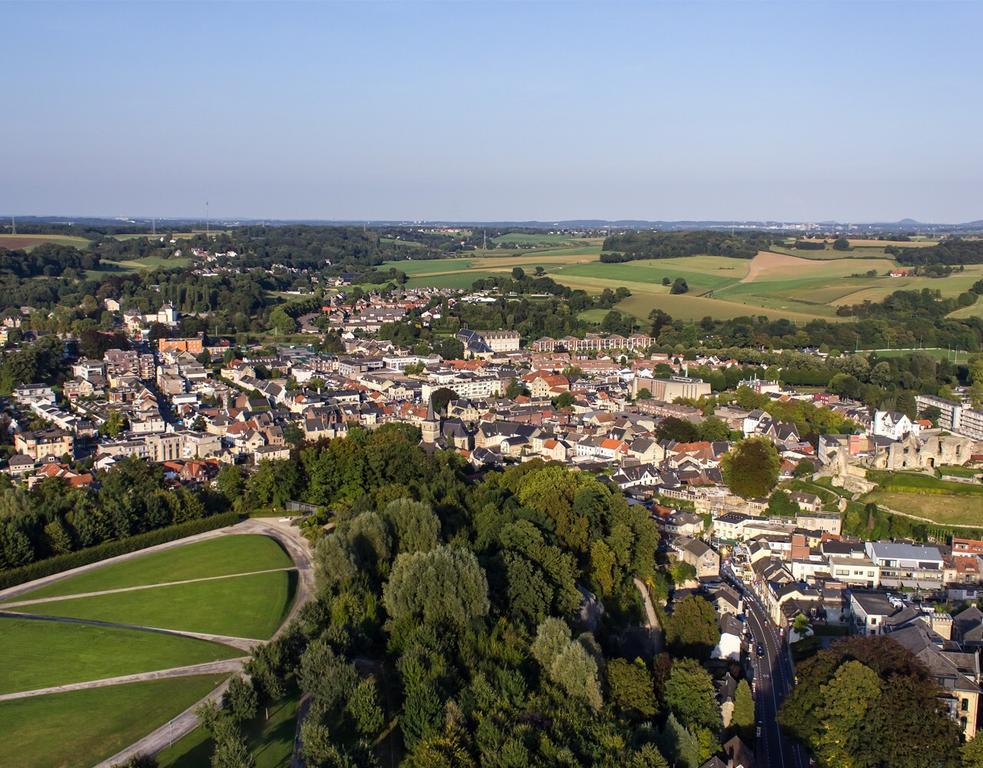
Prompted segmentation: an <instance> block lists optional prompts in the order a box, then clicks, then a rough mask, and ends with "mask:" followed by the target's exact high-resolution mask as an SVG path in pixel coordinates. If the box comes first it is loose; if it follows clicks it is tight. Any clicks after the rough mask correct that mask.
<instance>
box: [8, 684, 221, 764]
mask: <svg viewBox="0 0 983 768" xmlns="http://www.w3.org/2000/svg"><path fill="white" fill-rule="evenodd" d="M223 679H224V676H220V675H207V676H199V677H182V678H174V679H168V680H154V681H152V682H145V683H130V684H128V685H118V686H113V687H110V688H92V689H89V690H83V691H72V692H70V693H59V694H53V695H50V696H37V697H33V698H29V699H20V700H17V701H6V702H0V744H2V747H0V751H2V759H0V762H2V764H3V766H4V768H90V767H91V766H92V765H94V764H95V763H98V762H100V761H102V760H104V759H106V758H108V757H111V756H112V755H114V754H116V753H117V752H119V751H120V750H121V749H123V748H124V747H126V746H128V745H130V744H132V743H133V742H135V741H136V740H137V739H139V738H141V737H142V736H144V735H145V734H147V733H149V732H151V731H152V730H154V729H155V728H157V727H158V726H160V725H162V724H164V723H166V722H167V721H168V720H170V719H171V718H172V717H175V716H176V715H178V714H179V713H181V712H183V711H184V710H185V709H187V708H188V707H190V706H192V705H193V704H194V703H195V702H197V701H199V700H200V699H201V698H203V697H204V696H205V695H206V694H207V693H208V692H209V691H211V690H212V689H214V688H215V686H217V685H218V684H219V683H221V682H222V680H223Z"/></svg>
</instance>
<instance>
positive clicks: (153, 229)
mask: <svg viewBox="0 0 983 768" xmlns="http://www.w3.org/2000/svg"><path fill="white" fill-rule="evenodd" d="M150 234H151V235H156V234H157V217H156V216H153V217H151V219H150Z"/></svg>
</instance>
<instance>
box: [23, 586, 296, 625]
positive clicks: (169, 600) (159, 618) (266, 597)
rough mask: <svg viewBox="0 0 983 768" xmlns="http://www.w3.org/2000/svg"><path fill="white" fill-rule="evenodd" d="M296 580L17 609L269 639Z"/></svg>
mask: <svg viewBox="0 0 983 768" xmlns="http://www.w3.org/2000/svg"><path fill="white" fill-rule="evenodd" d="M295 583H296V574H295V573H294V572H293V571H283V572H279V573H261V574H256V575H253V576H236V577H233V578H229V579H219V580H217V581H200V582H195V583H192V584H179V585H175V586H170V587H154V588H152V589H143V590H137V591H134V592H119V593H116V594H112V595H101V596H97V597H78V598H74V599H71V598H70V599H66V600H56V601H53V602H50V603H39V604H37V605H34V606H30V605H28V606H23V607H20V608H18V609H17V610H18V611H20V612H23V613H33V614H40V615H46V616H71V617H74V618H80V619H95V620H98V621H111V622H119V623H123V624H136V625H139V626H147V627H158V628H161V629H184V630H188V631H191V632H208V633H212V634H218V635H231V636H236V637H251V638H256V639H260V640H265V639H267V638H269V637H270V636H271V635H272V634H273V633H274V632H275V631H276V630H277V627H279V626H280V624H281V623H282V622H283V619H284V617H285V616H286V613H287V611H288V609H289V605H290V600H291V598H292V596H293V589H294V585H295Z"/></svg>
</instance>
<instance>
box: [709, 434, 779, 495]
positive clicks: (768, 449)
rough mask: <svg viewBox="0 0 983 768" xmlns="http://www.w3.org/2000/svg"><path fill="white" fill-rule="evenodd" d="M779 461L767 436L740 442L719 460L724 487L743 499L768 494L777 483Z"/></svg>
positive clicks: (776, 452)
mask: <svg viewBox="0 0 983 768" xmlns="http://www.w3.org/2000/svg"><path fill="white" fill-rule="evenodd" d="M780 467H781V460H780V459H779V457H778V451H776V450H775V446H774V445H772V443H771V441H770V440H769V439H768V438H766V437H749V438H747V439H746V440H742V441H741V442H739V443H738V444H737V445H736V446H734V448H732V449H731V450H730V451H729V452H727V453H725V454H724V455H723V457H722V458H721V460H720V469H721V472H722V473H723V476H724V482H725V483H727V487H728V488H730V490H731V491H733V492H734V493H736V494H737V495H738V496H743V497H744V498H745V499H750V498H761V497H765V496H767V495H768V494H769V493H771V491H772V489H773V488H774V487H775V484H776V483H777V482H778V471H779V469H780Z"/></svg>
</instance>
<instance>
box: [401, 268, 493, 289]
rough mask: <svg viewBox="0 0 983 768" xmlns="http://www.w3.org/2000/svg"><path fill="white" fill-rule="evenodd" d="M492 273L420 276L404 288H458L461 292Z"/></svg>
mask: <svg viewBox="0 0 983 768" xmlns="http://www.w3.org/2000/svg"><path fill="white" fill-rule="evenodd" d="M494 274H495V273H494V272H484V271H478V270H473V271H472V270H464V271H462V272H452V273H450V274H445V275H421V276H419V277H411V278H410V279H409V280H408V281H407V283H406V286H407V287H408V288H422V287H431V288H460V289H462V290H467V289H468V288H470V287H471V285H472V284H473V283H474V281H475V280H480V279H481V278H483V277H491V276H492V275H494Z"/></svg>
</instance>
